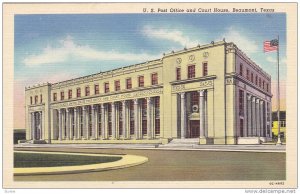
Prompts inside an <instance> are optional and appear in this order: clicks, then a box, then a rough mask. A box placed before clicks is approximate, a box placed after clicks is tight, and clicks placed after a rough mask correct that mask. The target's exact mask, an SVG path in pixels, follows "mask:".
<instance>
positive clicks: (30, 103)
mask: <svg viewBox="0 0 300 194" xmlns="http://www.w3.org/2000/svg"><path fill="white" fill-rule="evenodd" d="M30 104H32V96H30Z"/></svg>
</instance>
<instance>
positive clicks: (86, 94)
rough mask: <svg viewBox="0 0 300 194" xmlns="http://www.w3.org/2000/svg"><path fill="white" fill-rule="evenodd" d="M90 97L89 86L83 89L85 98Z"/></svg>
mask: <svg viewBox="0 0 300 194" xmlns="http://www.w3.org/2000/svg"><path fill="white" fill-rule="evenodd" d="M89 95H90V86H86V87H85V96H89Z"/></svg>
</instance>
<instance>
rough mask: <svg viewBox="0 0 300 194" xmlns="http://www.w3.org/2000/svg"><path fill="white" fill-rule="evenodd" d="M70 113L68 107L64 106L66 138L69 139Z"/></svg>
mask: <svg viewBox="0 0 300 194" xmlns="http://www.w3.org/2000/svg"><path fill="white" fill-rule="evenodd" d="M69 116H70V114H69V109H68V108H66V134H67V136H66V139H68V140H69V139H70V120H69V119H70V118H69Z"/></svg>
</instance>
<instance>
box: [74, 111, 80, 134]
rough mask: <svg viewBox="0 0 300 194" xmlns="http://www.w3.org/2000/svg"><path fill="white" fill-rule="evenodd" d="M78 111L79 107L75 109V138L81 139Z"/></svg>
mask: <svg viewBox="0 0 300 194" xmlns="http://www.w3.org/2000/svg"><path fill="white" fill-rule="evenodd" d="M78 120H79V119H78V110H77V107H75V108H74V133H75V134H74V136H75V139H79V137H80V136H79V124H78Z"/></svg>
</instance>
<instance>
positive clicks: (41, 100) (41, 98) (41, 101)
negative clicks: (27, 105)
mask: <svg viewBox="0 0 300 194" xmlns="http://www.w3.org/2000/svg"><path fill="white" fill-rule="evenodd" d="M40 103H43V96H42V94H41V95H40Z"/></svg>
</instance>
